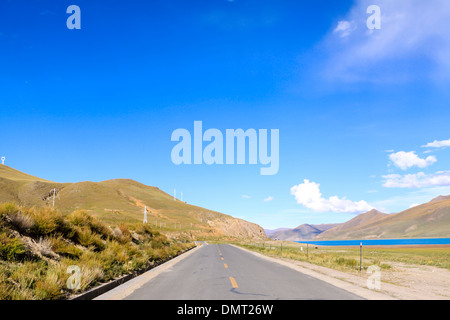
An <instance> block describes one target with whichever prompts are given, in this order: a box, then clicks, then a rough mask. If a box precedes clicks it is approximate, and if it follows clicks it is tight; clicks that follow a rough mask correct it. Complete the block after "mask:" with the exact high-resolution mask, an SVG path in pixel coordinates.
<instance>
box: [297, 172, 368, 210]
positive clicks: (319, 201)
mask: <svg viewBox="0 0 450 320" xmlns="http://www.w3.org/2000/svg"><path fill="white" fill-rule="evenodd" d="M291 195H293V196H294V197H295V200H297V203H298V204H301V205H303V206H305V207H306V208H309V209H311V210H313V211H315V212H338V213H362V212H366V211H370V210H372V209H374V207H372V206H371V205H369V204H368V203H367V202H366V201H364V200H361V201H358V202H354V201H351V200H347V199H345V198H343V199H341V198H339V197H337V196H332V197H330V198H328V199H326V198H324V197H323V196H322V193H321V192H320V184H318V183H315V182H310V181H309V180H307V179H305V180H304V181H303V183H301V184H299V185H296V186H293V187H292V188H291Z"/></svg>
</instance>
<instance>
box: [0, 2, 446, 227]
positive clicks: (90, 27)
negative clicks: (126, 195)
mask: <svg viewBox="0 0 450 320" xmlns="http://www.w3.org/2000/svg"><path fill="white" fill-rule="evenodd" d="M72 4H76V5H78V6H79V7H80V9H81V30H68V29H67V27H66V20H67V18H68V17H69V15H68V14H67V13H66V9H67V7H68V6H69V5H72ZM371 4H376V5H378V6H379V7H380V8H381V18H382V20H381V21H382V24H381V29H380V30H369V29H368V28H367V26H366V19H367V18H368V17H369V15H368V14H367V12H366V9H367V7H368V6H369V5H371ZM449 16H450V4H449V3H448V1H440V0H433V1H428V2H426V3H424V2H423V1H418V0H410V1H396V2H392V1H387V0H375V1H365V0H355V1H332V2H331V1H324V0H321V1H256V0H255V1H250V0H234V1H226V0H208V1H206V0H205V1H189V2H188V1H172V0H164V1H162V0H161V1H146V2H143V1H128V2H123V1H100V0H99V1H82V0H76V1H73V2H72V1H71V2H69V1H58V2H57V3H56V2H55V1H20V0H11V1H2V2H1V4H0V48H1V50H0V75H1V77H0V110H1V116H0V130H1V133H0V134H1V139H0V154H1V155H4V156H6V157H7V160H6V164H7V165H10V166H12V167H14V168H16V169H18V170H21V171H24V172H27V173H30V174H33V175H36V176H40V177H43V178H46V179H49V180H54V181H58V182H77V181H85V180H90V181H102V180H107V179H113V178H131V179H135V180H137V181H140V182H142V183H145V184H148V185H154V186H158V187H159V188H161V189H162V190H164V191H166V192H169V193H173V190H174V189H175V188H176V189H177V191H178V192H183V195H184V200H186V201H188V203H191V204H196V205H200V206H203V207H206V208H209V209H213V210H217V211H220V212H223V213H227V214H230V215H233V216H236V217H240V218H244V219H246V220H249V221H252V222H256V223H258V224H260V225H261V226H263V227H265V228H278V227H295V226H297V225H300V224H302V223H315V224H319V223H335V222H344V221H346V220H348V219H350V218H352V217H354V216H355V215H356V214H358V213H360V212H362V211H363V210H366V209H370V208H377V209H379V210H382V211H385V212H390V213H392V212H398V211H400V210H404V209H407V208H409V207H410V206H411V205H415V204H418V203H423V202H426V201H429V200H431V199H432V198H433V197H435V196H437V195H440V194H450V173H449V170H450V167H449V160H450V148H447V146H449V145H450V142H449V141H448V140H449V139H450V130H449V126H448V123H449V120H450V110H449V108H448V106H449V101H450V99H449V98H450V91H449V90H448V87H449V85H450V41H449V40H448V39H450V34H449V33H450V31H449V30H450V19H448V17H449ZM197 120H201V121H203V127H204V129H205V130H206V129H208V128H217V129H219V130H221V131H222V132H225V130H226V129H238V128H242V129H245V130H246V129H249V128H254V129H269V130H270V129H279V130H280V155H279V157H280V169H279V172H278V174H277V175H274V176H261V175H260V174H259V169H260V166H259V165H212V166H208V165H197V166H196V165H190V166H189V165H181V166H176V165H174V164H173V163H172V161H171V158H170V156H171V150H172V148H173V147H174V145H175V143H174V142H172V141H171V139H170V138H171V134H172V132H173V131H174V130H175V129H178V128H186V129H188V130H193V125H194V121H197ZM305 180H306V181H305ZM265 200H266V201H265Z"/></svg>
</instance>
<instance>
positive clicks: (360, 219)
mask: <svg viewBox="0 0 450 320" xmlns="http://www.w3.org/2000/svg"><path fill="white" fill-rule="evenodd" d="M433 237H436V238H444V237H450V197H449V196H445V197H443V196H441V197H438V198H436V199H433V200H432V201H430V202H428V203H425V204H422V205H419V206H416V207H413V208H410V209H408V210H405V211H402V212H399V213H395V214H383V213H380V212H378V211H374V210H372V211H370V212H367V213H364V214H361V215H359V216H357V217H355V218H353V219H352V220H350V221H348V222H347V223H345V224H343V225H341V226H338V227H336V228H333V229H330V230H328V231H326V232H324V233H322V234H320V235H319V236H318V237H317V239H319V238H320V239H322V240H329V239H370V238H433Z"/></svg>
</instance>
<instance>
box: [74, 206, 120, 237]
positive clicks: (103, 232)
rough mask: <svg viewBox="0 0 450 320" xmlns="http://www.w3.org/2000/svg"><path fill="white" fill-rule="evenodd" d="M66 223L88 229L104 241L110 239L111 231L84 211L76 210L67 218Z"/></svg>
mask: <svg viewBox="0 0 450 320" xmlns="http://www.w3.org/2000/svg"><path fill="white" fill-rule="evenodd" d="M67 219H68V221H69V222H70V223H72V224H73V225H75V226H78V227H89V228H90V229H91V231H92V232H94V233H97V234H99V235H100V236H102V237H103V238H104V239H106V238H108V237H111V236H112V232H111V229H110V228H109V227H108V226H107V225H106V224H104V223H103V222H101V221H100V220H98V219H97V218H96V217H93V216H91V215H89V214H88V213H87V212H86V211H84V210H77V211H75V212H73V213H71V214H70V215H69V216H68V217H67Z"/></svg>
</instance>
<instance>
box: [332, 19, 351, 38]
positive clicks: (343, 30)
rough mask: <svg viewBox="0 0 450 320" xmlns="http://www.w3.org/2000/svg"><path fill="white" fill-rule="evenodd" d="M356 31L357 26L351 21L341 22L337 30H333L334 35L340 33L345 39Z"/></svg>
mask: <svg viewBox="0 0 450 320" xmlns="http://www.w3.org/2000/svg"><path fill="white" fill-rule="evenodd" d="M354 30H355V24H354V23H353V22H351V21H345V20H342V21H339V22H338V25H337V26H336V28H335V29H334V30H333V32H334V33H338V34H339V36H340V37H342V38H345V37H347V36H349V35H350V34H351V33H352V31H354Z"/></svg>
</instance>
